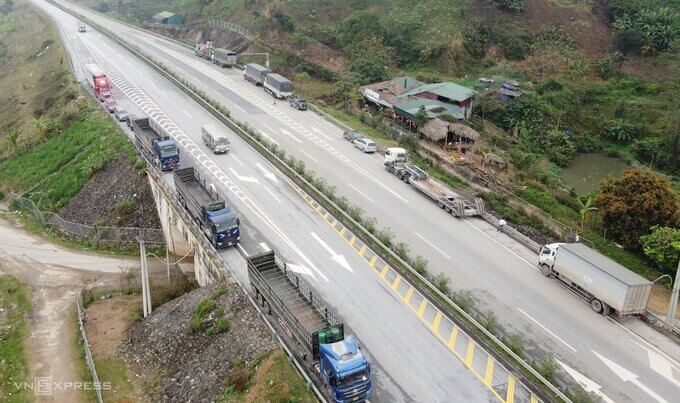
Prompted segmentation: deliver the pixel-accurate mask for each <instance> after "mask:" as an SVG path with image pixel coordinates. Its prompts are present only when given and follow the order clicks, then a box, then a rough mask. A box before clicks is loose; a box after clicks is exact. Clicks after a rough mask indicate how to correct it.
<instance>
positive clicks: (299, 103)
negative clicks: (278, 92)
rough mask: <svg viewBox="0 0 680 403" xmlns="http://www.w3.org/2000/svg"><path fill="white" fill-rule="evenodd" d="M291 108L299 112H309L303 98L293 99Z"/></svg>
mask: <svg viewBox="0 0 680 403" xmlns="http://www.w3.org/2000/svg"><path fill="white" fill-rule="evenodd" d="M290 106H292V107H293V108H295V109H297V110H299V111H306V110H307V101H305V100H304V99H302V98H298V97H293V98H291V99H290Z"/></svg>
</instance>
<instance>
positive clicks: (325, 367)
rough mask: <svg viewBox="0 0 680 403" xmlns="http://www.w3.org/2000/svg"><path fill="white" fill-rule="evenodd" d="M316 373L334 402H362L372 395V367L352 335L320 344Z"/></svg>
mask: <svg viewBox="0 0 680 403" xmlns="http://www.w3.org/2000/svg"><path fill="white" fill-rule="evenodd" d="M319 372H320V374H321V377H322V378H323V379H324V381H325V383H326V385H328V386H329V391H330V392H331V393H332V395H333V400H334V401H335V402H343V403H344V402H354V401H365V400H367V399H368V398H369V397H370V396H371V364H370V363H368V361H367V360H366V358H365V357H364V355H363V354H362V353H361V351H360V350H359V348H358V347H357V344H356V340H355V338H354V336H348V337H347V338H346V339H344V340H340V341H338V342H335V343H330V344H320V345H319Z"/></svg>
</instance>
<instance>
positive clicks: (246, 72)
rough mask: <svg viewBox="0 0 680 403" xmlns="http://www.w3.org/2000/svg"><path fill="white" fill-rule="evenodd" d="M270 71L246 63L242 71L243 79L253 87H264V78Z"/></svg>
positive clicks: (257, 65) (255, 64) (254, 64)
mask: <svg viewBox="0 0 680 403" xmlns="http://www.w3.org/2000/svg"><path fill="white" fill-rule="evenodd" d="M269 73H271V70H269V69H268V68H266V67H264V66H261V65H259V64H257V63H248V64H246V67H245V68H244V69H243V78H245V79H246V81H250V82H251V83H253V84H255V85H264V78H265V77H266V76H267V74H269Z"/></svg>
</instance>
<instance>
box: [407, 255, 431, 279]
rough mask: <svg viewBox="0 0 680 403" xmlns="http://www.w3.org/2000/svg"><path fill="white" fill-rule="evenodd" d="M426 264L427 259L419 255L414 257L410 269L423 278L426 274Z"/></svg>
mask: <svg viewBox="0 0 680 403" xmlns="http://www.w3.org/2000/svg"><path fill="white" fill-rule="evenodd" d="M427 263H428V261H427V259H425V258H424V257H422V256H420V255H419V256H416V258H415V260H414V261H413V262H412V263H411V267H413V270H415V271H417V272H418V274H420V275H421V276H425V275H426V274H427Z"/></svg>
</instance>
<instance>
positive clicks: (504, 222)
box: [498, 218, 507, 234]
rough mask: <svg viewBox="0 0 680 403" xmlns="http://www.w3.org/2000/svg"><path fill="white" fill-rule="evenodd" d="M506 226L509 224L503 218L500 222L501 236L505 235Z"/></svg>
mask: <svg viewBox="0 0 680 403" xmlns="http://www.w3.org/2000/svg"><path fill="white" fill-rule="evenodd" d="M505 224H507V222H506V221H505V220H504V219H502V218H501V219H500V220H498V232H500V233H501V234H503V233H504V231H505Z"/></svg>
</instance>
